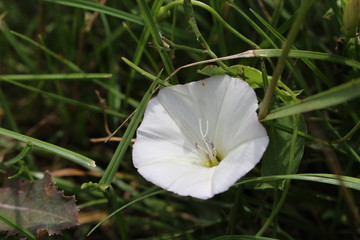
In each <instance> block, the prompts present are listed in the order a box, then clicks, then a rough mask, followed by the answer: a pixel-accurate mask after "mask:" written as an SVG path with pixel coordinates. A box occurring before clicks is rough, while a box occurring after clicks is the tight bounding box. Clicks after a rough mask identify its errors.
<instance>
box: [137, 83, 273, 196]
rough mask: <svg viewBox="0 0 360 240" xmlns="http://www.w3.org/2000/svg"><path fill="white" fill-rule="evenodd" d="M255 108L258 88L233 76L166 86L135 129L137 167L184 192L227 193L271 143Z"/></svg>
mask: <svg viewBox="0 0 360 240" xmlns="http://www.w3.org/2000/svg"><path fill="white" fill-rule="evenodd" d="M257 108H258V103H257V98H256V95H255V92H254V90H253V89H252V88H251V87H250V86H249V85H248V84H247V83H246V82H245V81H243V80H241V79H238V78H231V77H229V76H215V77H210V78H207V79H205V80H202V81H198V82H192V83H188V84H185V85H176V86H172V87H166V88H163V89H161V90H160V91H159V94H158V95H157V97H155V98H153V99H151V100H150V102H149V104H148V106H147V108H146V111H145V115H144V119H143V122H142V123H141V125H140V127H139V128H138V130H137V138H136V142H135V144H134V148H133V162H134V166H135V167H136V168H137V169H138V171H139V173H140V174H141V175H142V176H143V177H144V178H145V179H147V180H148V181H150V182H152V183H154V184H156V185H158V186H160V187H162V188H164V189H167V190H168V191H171V192H174V193H177V194H179V195H182V196H192V197H195V198H200V199H208V198H211V197H213V196H214V195H215V194H218V193H221V192H224V191H226V190H227V189H229V188H230V187H231V186H232V185H233V184H234V183H235V182H236V181H237V180H238V179H240V178H241V177H242V176H244V175H245V174H246V173H247V172H249V171H250V170H251V169H252V168H253V167H254V166H255V165H256V164H257V163H258V162H259V161H260V158H261V157H262V155H263V153H264V151H265V149H266V147H267V145H268V142H269V138H268V136H267V133H266V131H265V128H264V127H263V126H262V125H261V124H260V122H259V121H258V118H257V114H256V110H257Z"/></svg>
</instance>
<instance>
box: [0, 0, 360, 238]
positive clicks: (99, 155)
mask: <svg viewBox="0 0 360 240" xmlns="http://www.w3.org/2000/svg"><path fill="white" fill-rule="evenodd" d="M100 2H101V1H88V0H43V1H42V0H31V1H20V2H19V1H11V0H5V1H2V2H0V56H1V57H0V127H1V128H0V176H1V178H0V183H3V182H4V180H1V179H5V177H6V176H13V177H19V178H22V179H32V178H38V177H41V176H42V173H43V172H44V171H45V170H50V172H55V171H57V170H64V171H65V172H67V173H68V175H57V176H56V178H55V180H56V182H57V186H58V188H59V189H62V190H64V191H65V194H66V195H75V197H76V198H77V205H78V206H79V209H80V212H79V219H80V225H79V227H77V228H72V229H68V230H64V231H63V235H62V236H50V237H48V236H45V235H41V236H33V234H32V233H30V232H28V231H27V230H26V229H24V228H22V227H21V224H18V223H15V222H11V221H9V219H7V218H6V216H3V215H1V212H0V216H1V218H0V221H4V222H7V224H8V225H10V226H12V228H14V229H15V230H16V231H18V232H21V233H22V234H24V235H27V236H28V238H29V239H36V237H38V238H39V239H65V240H67V239H79V240H80V239H114V240H115V239H219V240H221V239H223V240H225V239H259V240H260V239H289V240H290V239H358V237H359V234H360V218H359V209H358V207H359V206H360V194H359V191H360V187H359V186H360V180H359V170H360V165H359V164H360V156H359V154H360V132H359V131H358V129H359V126H360V125H359V120H360V108H359V106H360V98H359V94H360V91H359V83H360V80H359V77H360V54H359V53H360V51H359V49H360V44H359V41H358V39H356V38H349V37H344V34H343V33H342V32H341V27H342V19H343V16H342V13H343V9H342V7H341V6H338V5H337V4H336V1H312V0H304V1H296V0H288V1H284V0H278V1H272V0H266V1H252V0H248V1H218V0H204V1H189V0H184V1H183V0H176V1H164V0H155V1H145V0H138V1H131V0H123V1H107V2H106V4H105V5H104V4H101V3H100ZM300 2H303V4H302V5H301V4H300ZM260 3H262V5H261V4H260ZM184 9H185V10H184ZM324 16H327V17H324ZM159 33H160V34H161V35H160V34H159ZM249 50H250V51H249ZM244 52H245V53H244ZM217 58H220V59H217ZM204 60H208V61H204ZM200 61H204V62H202V63H197V62H200ZM192 63H194V64H192ZM187 64H190V65H189V66H186V67H184V68H181V69H180V70H179V71H177V72H176V73H175V74H173V75H171V74H172V73H173V72H174V71H175V70H176V69H178V68H179V67H181V66H184V65H187ZM209 65H217V67H218V68H216V69H217V71H219V72H222V73H224V72H226V73H229V74H231V75H237V76H239V77H244V76H252V75H247V74H246V73H243V72H241V71H240V70H239V69H238V68H236V67H233V68H231V66H234V65H242V66H249V67H252V68H256V69H258V70H259V73H260V72H261V73H262V76H261V77H258V78H256V79H245V80H247V81H248V82H250V83H253V84H255V85H256V87H257V88H256V93H257V96H258V99H259V101H260V102H261V104H262V105H261V109H260V119H261V120H262V123H263V124H264V126H265V127H266V128H267V131H268V133H269V135H270V141H271V140H272V143H271V147H269V148H268V152H267V154H265V156H264V159H263V161H262V162H261V163H260V164H258V165H257V166H256V168H254V169H253V170H252V171H251V172H250V173H249V174H248V175H246V177H245V178H243V179H240V180H239V181H238V182H237V183H236V184H235V185H234V186H233V187H232V188H231V189H230V190H228V191H227V192H225V193H222V194H219V195H217V196H215V197H214V198H212V199H209V200H206V201H203V200H197V199H193V198H189V197H181V196H178V195H175V194H172V193H169V192H167V191H165V190H161V189H159V188H158V187H154V186H153V185H152V184H150V183H148V182H147V181H145V180H144V179H143V178H142V177H141V176H140V175H139V174H138V173H137V171H136V169H135V168H134V166H133V164H132V158H131V145H132V143H131V139H132V138H134V137H135V136H134V134H135V131H136V128H137V126H138V125H139V123H140V121H141V118H142V115H143V112H144V109H145V107H146V104H147V102H148V101H149V99H150V98H151V96H152V95H153V94H156V92H155V93H154V89H157V88H158V87H166V86H170V85H173V84H177V83H180V84H184V83H188V82H191V81H195V80H199V79H203V78H206V77H207V76H205V75H202V74H201V73H200V71H199V70H201V69H204V67H206V66H209ZM214 69H215V68H214ZM202 72H204V71H202ZM259 73H257V72H255V73H254V74H255V75H256V74H258V75H259V76H260V74H259ZM170 75H171V77H169V76H170ZM255 75H254V76H255ZM258 75H256V76H258ZM264 86H265V87H264ZM134 111H135V112H134ZM129 116H130V118H129V119H128V117H129ZM124 121H125V124H124V125H123V126H122V127H121V128H120V129H119V131H118V132H117V133H116V137H122V141H121V142H120V143H119V142H114V141H109V142H107V143H104V140H102V141H101V140H99V141H96V138H107V137H108V136H109V134H110V133H111V132H113V131H114V130H115V129H117V127H118V126H120V125H121V124H122V123H123V122H124ZM94 139H95V140H94ZM91 140H92V141H91ZM94 163H96V167H95V165H94ZM74 169H76V170H78V171H80V172H81V174H80V175H74V174H73V172H74V171H73V170H74ZM16 173H18V174H16ZM0 210H1V209H0ZM85 216H89V218H87V220H86V221H85ZM106 216H108V217H106ZM89 234H90V235H89ZM5 235H6V234H5V233H0V238H2V237H4V236H5ZM88 235H89V236H88ZM9 239H11V237H10V238H9ZM14 239H15V238H14Z"/></svg>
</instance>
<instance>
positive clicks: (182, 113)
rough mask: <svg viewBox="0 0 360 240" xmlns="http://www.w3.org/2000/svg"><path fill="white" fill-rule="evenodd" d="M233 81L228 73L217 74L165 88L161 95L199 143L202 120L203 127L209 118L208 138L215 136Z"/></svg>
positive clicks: (174, 117)
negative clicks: (224, 74) (200, 122)
mask: <svg viewBox="0 0 360 240" xmlns="http://www.w3.org/2000/svg"><path fill="white" fill-rule="evenodd" d="M232 81H233V79H232V78H230V77H229V76H214V77H211V78H207V79H204V80H201V81H197V82H191V83H189V84H185V85H176V86H173V87H168V88H164V89H162V90H161V91H160V92H159V94H158V98H159V101H160V103H161V104H162V105H163V106H164V107H165V109H166V110H167V111H168V112H169V114H170V116H172V118H173V119H174V120H175V121H176V122H177V124H178V125H179V126H181V127H182V131H183V132H184V134H185V135H186V136H187V137H188V138H189V140H190V141H192V142H199V141H201V139H200V138H199V137H200V136H201V135H200V128H199V120H200V119H201V120H202V124H203V129H205V125H206V121H208V123H209V129H210V131H209V134H208V138H209V139H212V138H213V136H214V132H215V126H216V124H217V122H218V117H219V114H220V110H221V109H222V107H223V102H224V99H225V97H226V94H227V92H228V88H229V84H230V83H231V82H232ZM229 117H231V116H229Z"/></svg>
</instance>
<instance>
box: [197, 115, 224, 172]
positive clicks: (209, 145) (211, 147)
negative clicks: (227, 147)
mask: <svg viewBox="0 0 360 240" xmlns="http://www.w3.org/2000/svg"><path fill="white" fill-rule="evenodd" d="M199 129H200V134H201V137H202V141H203V145H205V148H204V147H202V146H200V144H199V143H197V142H196V143H195V147H196V148H197V149H199V150H201V151H203V152H204V153H205V156H206V158H207V160H208V161H207V162H206V164H205V165H206V166H208V167H213V166H217V165H218V164H219V160H218V159H217V157H216V156H217V150H216V148H215V144H214V143H213V142H212V141H210V140H208V139H207V138H206V136H207V135H208V133H209V121H206V129H205V133H204V131H203V127H202V121H201V119H199Z"/></svg>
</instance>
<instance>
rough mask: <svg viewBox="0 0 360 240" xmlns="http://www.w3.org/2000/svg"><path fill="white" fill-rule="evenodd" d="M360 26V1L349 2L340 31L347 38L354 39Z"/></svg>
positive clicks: (351, 0) (352, 0)
mask: <svg viewBox="0 0 360 240" xmlns="http://www.w3.org/2000/svg"><path fill="white" fill-rule="evenodd" d="M359 26H360V0H349V1H348V3H347V4H346V7H345V9H344V14H343V25H342V27H341V30H342V31H343V32H344V33H345V35H346V36H348V37H354V36H355V35H356V33H357V32H359Z"/></svg>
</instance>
